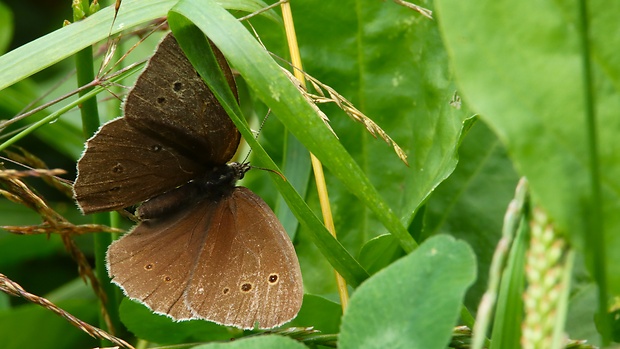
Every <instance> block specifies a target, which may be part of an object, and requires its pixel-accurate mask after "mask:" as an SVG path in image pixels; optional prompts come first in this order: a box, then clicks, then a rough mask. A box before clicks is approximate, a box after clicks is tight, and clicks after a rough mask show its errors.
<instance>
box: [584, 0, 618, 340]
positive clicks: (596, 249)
mask: <svg viewBox="0 0 620 349" xmlns="http://www.w3.org/2000/svg"><path fill="white" fill-rule="evenodd" d="M578 17H579V22H580V25H581V28H580V30H579V34H580V40H581V53H582V60H581V62H582V73H583V88H584V97H585V98H584V103H585V110H584V116H585V123H586V132H587V147H588V154H589V156H588V157H589V170H590V171H589V174H590V188H591V191H592V196H591V197H590V201H589V202H586V203H584V205H583V206H584V207H585V208H586V209H585V210H584V214H585V215H587V216H586V222H587V224H586V228H585V229H584V230H583V232H582V233H583V234H584V241H585V242H586V246H587V250H586V251H587V257H588V258H589V259H591V263H592V270H593V276H594V279H595V280H596V283H597V284H598V302H599V303H598V314H597V315H598V321H597V322H598V326H597V327H598V329H599V331H600V333H601V337H602V344H603V346H607V345H609V344H610V343H611V333H612V329H611V327H612V325H611V321H610V318H609V317H608V316H607V302H608V297H609V295H608V294H607V272H606V266H605V260H606V256H605V234H604V230H603V229H604V226H605V225H604V223H603V221H604V219H605V217H604V216H603V208H602V204H603V200H602V195H601V174H600V164H599V160H598V129H597V120H596V107H595V106H596V101H595V100H594V86H593V85H594V81H593V77H592V64H591V62H590V54H591V53H590V41H589V37H590V30H589V23H588V18H589V15H588V4H587V1H585V0H580V1H579V13H578Z"/></svg>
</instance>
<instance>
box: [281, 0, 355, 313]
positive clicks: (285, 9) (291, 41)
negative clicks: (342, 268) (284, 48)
mask: <svg viewBox="0 0 620 349" xmlns="http://www.w3.org/2000/svg"><path fill="white" fill-rule="evenodd" d="M280 6H281V9H282V17H283V18H284V28H285V31H286V38H287V41H288V46H289V51H290V54H291V62H292V64H293V67H294V68H296V69H294V74H295V77H296V78H297V80H299V82H300V83H301V85H302V86H303V87H304V88H305V87H306V80H305V77H304V75H303V74H302V73H301V71H303V66H302V63H301V55H300V54H299V45H298V44H297V36H296V34H295V25H294V23H293V12H292V11H291V5H290V3H289V2H285V3H282V4H281V5H280ZM310 158H311V161H312V168H313V170H314V178H315V181H316V186H317V192H318V195H319V202H320V205H321V213H322V215H323V222H324V223H325V227H326V228H327V230H328V231H329V232H330V233H331V234H332V235H333V236H334V237H336V228H335V226H334V218H333V216H332V212H331V206H330V203H329V194H328V192H327V184H326V182H325V175H324V173H323V165H322V164H321V161H320V160H319V159H318V158H317V157H316V156H314V154H312V153H311V154H310ZM334 273H335V275H336V283H337V285H338V294H339V296H340V305H341V307H342V310H343V311H344V310H345V309H346V307H347V304H348V303H349V292H348V290H347V282H346V281H345V279H344V278H343V277H342V276H341V275H340V274H338V272H337V271H335V270H334Z"/></svg>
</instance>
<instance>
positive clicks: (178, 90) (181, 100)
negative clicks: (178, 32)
mask: <svg viewBox="0 0 620 349" xmlns="http://www.w3.org/2000/svg"><path fill="white" fill-rule="evenodd" d="M212 48H213V49H214V52H215V54H216V56H217V57H218V62H220V66H221V68H222V71H223V72H224V75H225V76H226V78H227V80H228V84H229V86H230V87H231V89H232V90H233V92H234V93H235V96H236V94H237V89H236V86H235V83H234V79H233V76H232V72H231V70H230V67H229V66H228V64H227V63H226V59H224V56H223V55H222V53H221V52H220V51H219V50H218V49H217V48H216V47H215V46H213V45H212ZM124 110H125V113H124V115H125V118H127V122H128V123H129V124H130V125H132V126H134V127H135V128H137V129H139V130H140V131H142V132H145V133H148V134H150V135H151V136H153V137H155V138H158V139H161V140H162V141H163V142H167V143H168V144H169V145H171V146H173V147H174V148H176V149H177V150H178V151H180V152H182V153H185V154H187V156H189V157H192V158H194V159H195V160H196V161H198V162H202V163H206V164H211V165H221V164H225V163H226V162H228V161H229V160H230V159H231V158H232V157H233V155H234V154H235V151H236V150H237V146H238V145H239V139H240V137H241V136H240V134H239V131H238V130H237V128H236V127H235V125H234V124H233V122H232V121H231V120H230V118H229V117H228V114H226V111H225V110H224V108H223V107H222V106H221V105H220V103H219V102H218V100H217V99H216V98H215V96H214V95H213V93H212V92H211V90H209V88H208V87H207V85H206V84H205V83H204V81H203V80H202V78H201V77H200V76H199V75H198V73H197V72H196V70H195V69H194V67H193V66H192V65H191V63H190V62H189V60H188V59H187V57H186V56H185V54H184V53H183V51H182V50H181V48H180V47H179V45H178V43H177V41H176V39H175V38H174V36H172V34H168V36H166V37H165V38H164V39H163V40H162V42H161V43H160V44H159V46H158V47H157V51H156V52H155V54H154V55H153V57H151V59H150V60H149V63H148V65H147V66H146V68H145V69H144V72H143V73H142V74H141V75H140V77H139V78H138V79H137V81H136V84H135V86H134V88H133V89H132V90H131V91H130V92H129V95H128V96H127V100H126V101H125V104H124Z"/></svg>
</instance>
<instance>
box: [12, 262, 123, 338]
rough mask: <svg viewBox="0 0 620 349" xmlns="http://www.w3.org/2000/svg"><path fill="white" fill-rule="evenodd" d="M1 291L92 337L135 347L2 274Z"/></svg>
mask: <svg viewBox="0 0 620 349" xmlns="http://www.w3.org/2000/svg"><path fill="white" fill-rule="evenodd" d="M0 291H2V292H4V293H6V294H9V295H11V296H15V297H22V298H24V299H26V300H28V301H29V302H32V303H34V304H38V305H40V306H42V307H44V308H45V309H48V310H50V311H52V312H54V313H55V314H57V315H60V316H62V317H63V318H65V319H66V320H67V321H69V323H71V324H72V325H73V326H75V327H77V328H79V329H80V330H82V331H84V332H86V333H87V334H88V335H90V336H91V337H94V338H99V339H105V340H108V341H110V342H112V343H114V344H115V345H118V346H120V347H124V348H131V349H133V346H132V345H131V344H129V343H127V342H125V341H124V340H122V339H120V338H117V337H114V336H112V335H110V334H109V333H107V332H105V331H104V330H102V329H99V328H97V327H94V326H91V325H90V324H88V323H86V322H84V321H82V320H80V319H78V318H76V317H75V316H73V315H71V314H70V313H68V312H66V311H65V310H63V309H61V308H59V307H57V306H56V305H55V304H54V303H52V302H50V301H49V300H47V299H45V298H43V297H39V296H37V295H34V294H32V293H29V292H27V291H26V290H24V289H23V288H22V287H21V286H20V285H19V284H17V283H16V282H14V281H12V280H10V279H9V278H7V277H6V276H5V275H4V274H0Z"/></svg>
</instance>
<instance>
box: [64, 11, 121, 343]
mask: <svg viewBox="0 0 620 349" xmlns="http://www.w3.org/2000/svg"><path fill="white" fill-rule="evenodd" d="M73 11H74V12H73V17H74V18H73V19H74V21H79V20H82V19H83V18H85V16H86V14H89V12H90V8H89V4H88V1H87V0H75V1H74V3H73ZM75 66H76V71H77V83H78V86H82V85H86V84H88V83H90V82H91V81H93V80H94V79H95V73H94V63H93V49H92V47H91V46H88V47H86V48H84V49H83V50H82V51H79V52H77V53H76V55H75ZM88 92H90V91H89V89H86V90H83V91H80V96H82V95H84V94H86V93H88ZM80 113H81V115H82V128H83V131H84V135H85V138H90V137H91V136H92V135H93V134H95V132H97V130H98V129H99V125H100V121H99V120H100V119H99V111H98V106H97V100H96V98H93V99H89V100H86V101H84V102H83V103H82V104H81V106H80ZM93 223H96V224H103V225H109V224H110V218H109V215H108V214H96V215H94V216H93ZM111 242H112V238H111V236H110V235H109V234H101V233H100V234H95V235H94V250H95V273H96V275H97V278H98V279H99V281H100V283H101V286H102V288H103V290H104V292H105V295H106V297H107V299H106V300H103V299H100V302H101V303H102V304H101V306H102V307H101V308H102V314H101V318H100V322H101V323H100V326H101V327H103V328H105V329H107V331H108V332H110V333H112V334H113V333H115V329H119V328H121V322H120V318H119V314H118V307H117V301H116V290H115V288H114V286H113V285H112V283H111V280H110V278H109V277H108V273H107V270H106V267H105V255H106V251H107V248H108V246H109V245H110V243H111ZM101 344H102V346H106V345H109V343H108V342H106V341H103V340H102V343H101Z"/></svg>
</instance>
